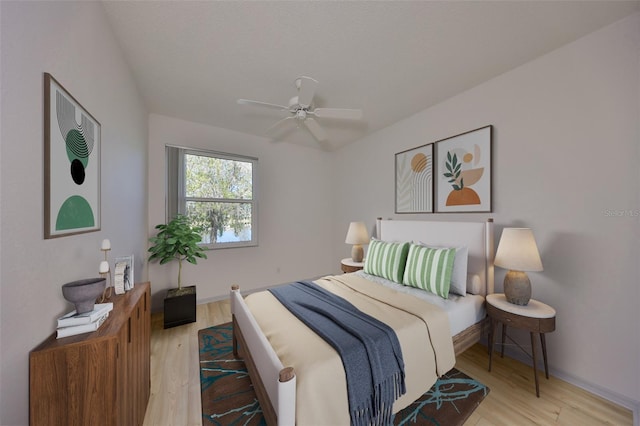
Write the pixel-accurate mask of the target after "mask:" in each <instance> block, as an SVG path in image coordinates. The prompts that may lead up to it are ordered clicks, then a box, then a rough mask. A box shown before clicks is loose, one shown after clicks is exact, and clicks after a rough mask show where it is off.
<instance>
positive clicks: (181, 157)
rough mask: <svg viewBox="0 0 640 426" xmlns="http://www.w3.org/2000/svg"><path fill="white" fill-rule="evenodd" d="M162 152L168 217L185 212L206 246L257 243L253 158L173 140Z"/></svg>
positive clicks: (216, 246)
mask: <svg viewBox="0 0 640 426" xmlns="http://www.w3.org/2000/svg"><path fill="white" fill-rule="evenodd" d="M166 153H167V217H168V218H172V217H173V216H175V215H176V214H177V213H181V214H184V215H186V216H187V217H189V218H190V220H191V223H192V224H193V225H194V226H198V227H200V229H202V244H205V245H207V246H208V247H209V248H226V247H246V246H256V245H258V215H257V195H256V185H255V182H256V179H255V177H256V168H257V165H258V159H257V158H251V157H243V156H239V155H233V154H223V153H219V152H213V151H202V150H195V149H187V148H179V147H173V146H167V152H166Z"/></svg>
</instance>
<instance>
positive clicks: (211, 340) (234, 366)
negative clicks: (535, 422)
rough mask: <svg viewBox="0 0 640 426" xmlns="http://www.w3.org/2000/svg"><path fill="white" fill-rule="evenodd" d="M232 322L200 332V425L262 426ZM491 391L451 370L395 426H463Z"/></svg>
mask: <svg viewBox="0 0 640 426" xmlns="http://www.w3.org/2000/svg"><path fill="white" fill-rule="evenodd" d="M231 338H232V329H231V323H226V324H222V325H218V326H214V327H209V328H205V329H203V330H200V331H199V332H198V340H199V342H200V384H201V397H202V422H203V424H204V425H221V426H222V425H224V426H228V425H266V422H265V420H264V417H263V415H262V410H261V409H260V404H259V403H258V399H257V398H256V394H255V392H254V390H253V386H252V385H251V380H250V379H249V373H248V372H247V370H246V368H245V365H244V362H243V361H242V360H239V359H234V357H233V351H232V348H231ZM488 393H489V388H488V387H486V386H485V385H483V384H482V383H480V382H478V381H476V380H473V379H472V378H470V377H469V376H467V375H465V374H464V373H462V372H460V371H458V370H456V369H455V368H454V369H452V370H451V371H449V372H448V373H447V374H445V375H444V376H442V377H441V378H440V379H438V381H437V382H436V384H434V385H433V387H432V388H431V389H430V390H429V391H428V392H426V393H425V394H424V395H422V397H420V398H419V399H418V400H417V401H416V402H414V403H413V404H411V405H410V406H409V407H407V408H405V409H404V410H402V411H400V412H399V413H397V414H396V416H395V421H394V424H395V425H422V426H444V425H446V426H455V425H462V424H463V423H464V422H465V420H466V419H467V418H468V417H469V416H470V415H471V413H472V412H473V410H475V409H476V407H477V406H478V405H479V404H480V402H481V401H482V400H483V399H484V397H485V396H486V395H487V394H488Z"/></svg>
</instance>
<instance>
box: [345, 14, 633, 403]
mask: <svg viewBox="0 0 640 426" xmlns="http://www.w3.org/2000/svg"><path fill="white" fill-rule="evenodd" d="M638 46H640V14H635V15H632V16H631V17H628V18H626V19H624V20H622V21H620V22H617V23H615V24H613V25H611V26H609V27H606V28H604V29H602V30H600V31H598V32H596V33H593V34H590V35H588V36H586V37H584V38H582V39H580V40H578V41H576V42H574V43H572V44H570V45H567V46H565V47H563V48H561V49H558V50H556V51H554V52H552V53H550V54H547V55H545V56H543V57H540V58H538V59H537V60H534V61H532V62H530V63H528V64H526V65H524V66H521V67H519V68H517V69H515V70H512V71H511V72H508V73H505V74H503V75H501V76H499V77H497V78H495V79H493V80H491V81H489V82H486V83H484V84H481V85H479V86H477V87H475V88H473V89H471V90H469V91H467V92H465V93H462V94H460V95H459V96H456V97H454V98H452V99H450V100H448V101H446V102H443V103H441V104H439V105H437V106H435V107H433V108H430V109H428V110H425V111H423V112H421V113H419V114H416V115H415V116H412V117H410V118H408V119H406V120H404V121H402V122H399V123H397V124H395V125H393V126H391V127H388V128H386V129H384V130H382V131H380V132H378V133H376V134H374V135H371V136H370V137H367V138H365V139H363V140H361V141H359V142H358V143H356V144H353V145H351V146H349V147H347V148H345V149H343V150H341V151H340V152H338V153H336V154H335V169H336V170H335V175H336V180H337V181H338V182H341V183H342V185H335V190H336V194H337V195H336V197H337V198H336V202H335V205H336V208H335V210H334V216H335V218H336V219H335V222H336V223H340V222H345V221H348V220H355V219H363V220H366V221H367V222H368V224H369V227H370V229H372V228H373V226H374V224H375V218H376V217H377V216H383V217H396V218H399V217H401V218H404V219H425V218H426V219H433V220H484V219H485V218H486V217H488V216H492V217H494V218H495V221H496V224H497V234H496V244H497V242H498V239H499V236H500V232H501V230H502V228H503V227H505V226H526V227H531V228H532V229H533V231H534V234H535V236H536V239H537V242H538V247H539V249H540V251H541V256H542V261H543V264H544V268H545V269H544V272H540V273H530V274H529V275H530V277H531V280H532V283H533V297H534V298H536V299H539V300H541V301H543V302H546V303H548V304H550V305H552V306H554V307H555V308H556V310H557V313H558V314H557V329H556V331H555V332H554V333H552V334H550V335H548V338H547V342H548V353H549V362H550V364H551V366H552V367H554V369H555V370H556V371H557V372H558V374H561V375H563V376H564V377H566V378H569V379H571V380H573V381H574V382H578V383H581V384H582V385H584V386H587V387H592V388H593V389H594V390H599V391H602V392H603V393H604V394H606V395H608V396H609V397H614V398H617V399H618V401H621V402H624V403H625V404H626V405H627V406H633V405H634V404H635V405H636V410H637V404H638V401H639V400H640V362H639V361H638V360H640V336H639V333H638V328H639V327H638V325H639V324H640V321H639V320H640V315H639V313H638V312H640V310H638V306H637V305H638V301H639V300H640V285H639V283H638V281H639V279H638V277H639V276H640V267H639V264H640V263H639V262H638V260H639V259H638V253H640V227H639V225H640V217H639V215H640V202H639V197H640V178H639V174H638V164H639V162H640V154H639V144H640V130H639V126H640V124H639V123H640V96H639V94H640V51H639V49H638ZM488 124H492V125H493V126H494V136H493V154H494V156H493V173H494V174H493V200H494V211H493V213H492V214H463V215H461V214H458V215H450V214H434V215H395V214H394V154H395V153H397V152H400V151H403V150H405V149H409V148H412V147H416V146H419V145H422V144H425V143H430V142H434V141H437V140H440V139H443V138H446V137H449V136H453V135H456V134H459V133H462V132H464V131H467V130H472V129H475V128H478V127H482V126H485V125H488ZM354 169H355V170H357V172H355V173H354ZM618 211H624V212H625V213H621V214H622V216H613V214H614V213H613V212H618ZM629 212H630V213H629ZM342 233H343V230H342V229H338V228H334V230H333V234H334V235H333V241H334V252H335V256H334V257H335V259H339V258H340V257H344V256H346V255H348V247H345V245H344V244H343V243H342V241H341V237H342ZM504 273H505V271H504V270H501V269H500V268H496V291H498V292H500V291H502V281H503V279H504ZM525 341H526V340H525ZM618 397H619V398H618Z"/></svg>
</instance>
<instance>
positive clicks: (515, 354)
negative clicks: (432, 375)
mask: <svg viewBox="0 0 640 426" xmlns="http://www.w3.org/2000/svg"><path fill="white" fill-rule="evenodd" d="M482 343H483V344H484V345H485V346H486V345H487V342H486V340H485V339H483V342H482ZM504 354H505V356H508V357H509V358H513V359H515V360H517V361H520V362H522V363H523V364H526V365H532V363H533V360H532V359H531V358H530V357H528V356H526V355H525V354H523V353H522V351H519V350H515V348H513V347H511V348H510V347H508V346H507V345H505V350H504ZM539 368H541V366H539ZM542 368H544V367H542ZM539 371H540V370H539ZM542 371H543V372H544V370H542ZM549 374H551V375H552V376H554V377H556V378H558V379H560V380H563V381H565V382H567V383H570V384H572V385H574V386H577V387H579V388H580V389H583V390H585V391H587V392H589V393H592V394H594V395H597V396H599V397H601V398H604V399H606V400H607V401H610V402H613V403H614V404H617V405H620V406H621V407H625V408H628V409H629V410H631V412H632V413H633V424H634V426H640V401H634V400H633V399H631V398H628V397H626V396H624V395H621V394H619V393H617V392H614V391H612V390H610V389H607V388H604V387H602V386H599V385H595V384H593V383H590V382H588V381H586V380H583V379H580V378H578V377H575V376H573V375H571V374H569V373H567V372H565V371H562V370H558V369H557V368H553V367H552V366H549Z"/></svg>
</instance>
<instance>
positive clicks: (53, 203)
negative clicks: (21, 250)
mask: <svg viewBox="0 0 640 426" xmlns="http://www.w3.org/2000/svg"><path fill="white" fill-rule="evenodd" d="M101 142H102V141H101V126H100V123H99V122H98V120H96V119H95V118H94V117H93V116H92V115H91V114H90V113H89V112H88V111H87V110H86V109H85V108H84V107H83V106H82V105H81V104H80V103H79V102H78V101H77V100H76V99H75V98H74V97H73V96H72V95H71V94H70V93H69V92H68V91H67V90H66V89H65V88H64V87H63V86H62V85H61V84H60V83H59V82H58V81H57V80H56V79H55V78H53V76H51V74H49V73H44V238H45V239H49V238H58V237H64V236H68V235H75V234H81V233H85V232H94V231H99V230H100V160H101V158H100V157H101V155H100V150H101V144H102V143H101Z"/></svg>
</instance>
